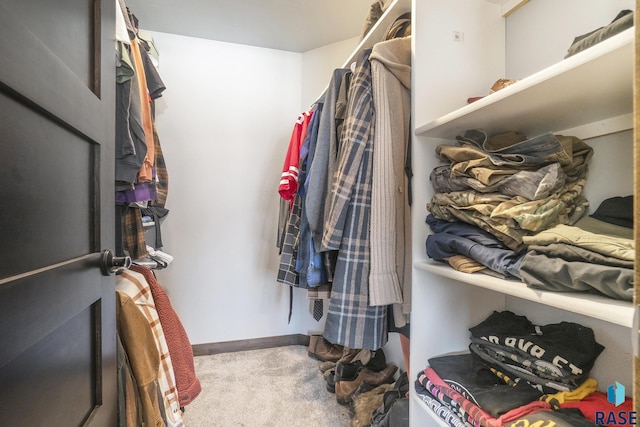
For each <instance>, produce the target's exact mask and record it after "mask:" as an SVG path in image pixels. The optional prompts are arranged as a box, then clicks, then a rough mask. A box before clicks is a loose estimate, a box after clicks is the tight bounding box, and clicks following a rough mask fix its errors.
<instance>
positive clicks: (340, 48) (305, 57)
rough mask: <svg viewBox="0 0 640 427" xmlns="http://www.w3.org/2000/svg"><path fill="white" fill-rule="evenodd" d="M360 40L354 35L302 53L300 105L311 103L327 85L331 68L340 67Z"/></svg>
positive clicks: (331, 71)
mask: <svg viewBox="0 0 640 427" xmlns="http://www.w3.org/2000/svg"><path fill="white" fill-rule="evenodd" d="M359 42H360V38H359V37H354V38H351V39H347V40H344V41H341V42H337V43H333V44H330V45H327V46H323V47H320V48H318V49H313V50H310V51H307V52H304V53H303V54H302V82H303V83H302V105H303V106H310V105H311V104H313V103H314V102H315V101H316V100H317V99H318V97H320V95H322V93H323V92H324V90H325V89H326V88H327V86H328V85H329V80H330V79H331V75H332V73H333V70H335V69H336V68H339V67H342V66H343V65H344V62H345V60H346V58H348V57H349V55H351V53H352V52H353V51H354V49H355V48H356V47H357V46H358V43H359Z"/></svg>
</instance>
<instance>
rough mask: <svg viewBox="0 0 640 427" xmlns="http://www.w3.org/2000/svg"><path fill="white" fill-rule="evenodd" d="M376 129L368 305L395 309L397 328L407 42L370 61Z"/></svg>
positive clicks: (404, 298)
mask: <svg viewBox="0 0 640 427" xmlns="http://www.w3.org/2000/svg"><path fill="white" fill-rule="evenodd" d="M370 61H371V72H372V80H373V83H372V85H373V103H374V108H375V127H374V144H373V147H374V149H373V188H372V200H371V235H370V239H371V271H370V276H369V298H370V301H369V304H370V305H388V304H399V305H397V306H394V314H395V319H394V320H395V324H396V326H399V327H400V326H404V325H405V324H406V323H407V321H408V314H409V312H410V307H411V238H410V235H411V220H410V210H409V205H408V202H407V200H408V199H407V197H408V195H407V184H408V182H407V178H406V175H405V171H404V166H405V159H406V155H407V144H408V140H409V132H410V129H409V117H410V114H411V37H404V38H396V39H391V40H388V41H384V42H380V43H378V44H376V45H375V46H374V47H373V51H372V52H371V55H370Z"/></svg>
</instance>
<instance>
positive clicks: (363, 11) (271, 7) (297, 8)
mask: <svg viewBox="0 0 640 427" xmlns="http://www.w3.org/2000/svg"><path fill="white" fill-rule="evenodd" d="M125 2H126V5H127V7H128V8H129V10H130V11H131V12H132V13H133V14H134V15H135V16H136V17H137V18H138V19H139V21H140V28H142V29H145V30H150V31H158V32H165V33H172V34H179V35H185V36H191V37H198V38H204V39H211V40H218V41H224V42H231V43H239V44H248V45H252V46H259V47H266V48H272V49H279V50H287V51H292V52H306V51H308V50H311V49H315V48H317V47H320V46H325V45H328V44H331V43H335V42H338V41H342V40H346V39H349V38H352V37H357V36H359V35H360V32H361V30H362V27H363V24H364V21H365V18H366V17H367V15H368V13H369V9H370V7H371V4H372V3H374V0H125Z"/></svg>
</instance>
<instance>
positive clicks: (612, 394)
mask: <svg viewBox="0 0 640 427" xmlns="http://www.w3.org/2000/svg"><path fill="white" fill-rule="evenodd" d="M624 397H625V392H624V386H623V385H622V384H620V383H619V382H618V381H616V382H615V383H614V384H611V385H610V386H609V388H607V400H608V401H609V402H610V403H613V404H614V405H616V406H620V405H622V403H624Z"/></svg>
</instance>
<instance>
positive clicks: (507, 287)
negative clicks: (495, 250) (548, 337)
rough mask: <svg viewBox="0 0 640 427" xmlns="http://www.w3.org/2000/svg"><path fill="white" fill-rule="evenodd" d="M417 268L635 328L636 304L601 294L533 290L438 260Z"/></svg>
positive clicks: (416, 265)
mask: <svg viewBox="0 0 640 427" xmlns="http://www.w3.org/2000/svg"><path fill="white" fill-rule="evenodd" d="M414 266H415V268H418V269H420V270H425V271H428V272H430V273H433V274H435V275H438V276H441V277H447V278H449V279H453V280H457V281H459V282H462V283H465V284H467V285H470V286H478V287H481V288H485V289H490V290H493V291H496V292H500V293H503V294H505V295H511V296H514V297H518V298H522V299H525V300H529V301H534V302H537V303H540V304H544V305H548V306H551V307H556V308H560V309H563V310H569V311H571V312H573V313H578V314H582V315H585V316H588V317H592V318H595V319H600V320H604V321H606V322H609V323H614V324H617V325H622V326H624V327H631V326H632V325H633V315H634V308H633V304H631V303H630V302H627V301H620V300H615V299H611V298H608V297H604V296H598V295H585V294H579V293H573V292H551V291H544V290H540V289H532V288H529V287H527V285H526V284H524V283H522V282H518V281H516V280H504V279H499V278H497V277H493V276H489V275H487V274H482V273H476V274H469V273H463V272H460V271H457V270H455V269H453V268H451V267H450V266H448V265H445V264H442V263H437V262H435V261H418V262H416V263H414Z"/></svg>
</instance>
